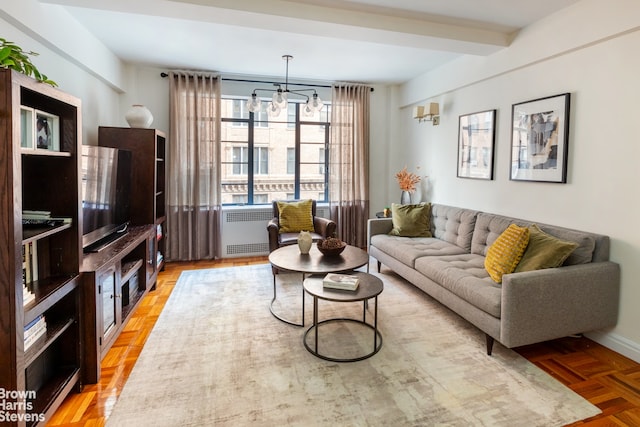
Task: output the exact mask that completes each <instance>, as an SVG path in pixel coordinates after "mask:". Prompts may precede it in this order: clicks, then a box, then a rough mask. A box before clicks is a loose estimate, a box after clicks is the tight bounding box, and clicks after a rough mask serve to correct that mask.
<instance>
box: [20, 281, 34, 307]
mask: <svg viewBox="0 0 640 427" xmlns="http://www.w3.org/2000/svg"><path fill="white" fill-rule="evenodd" d="M35 299H36V296H35V295H34V293H33V292H31V291H30V290H29V288H27V285H23V286H22V305H23V306H26V305H27V304H29V303H30V302H31V301H33V300H35Z"/></svg>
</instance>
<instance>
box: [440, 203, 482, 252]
mask: <svg viewBox="0 0 640 427" xmlns="http://www.w3.org/2000/svg"><path fill="white" fill-rule="evenodd" d="M477 214H478V212H477V211H474V210H470V209H462V208H456V207H452V206H446V205H438V204H433V205H432V206H431V234H432V235H433V237H437V238H438V239H441V240H444V241H445V242H449V243H452V244H454V245H456V246H459V247H461V248H462V249H464V250H465V252H467V253H468V252H470V251H471V237H472V236H473V229H474V227H475V223H476V215H477Z"/></svg>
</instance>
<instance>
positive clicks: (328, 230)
mask: <svg viewBox="0 0 640 427" xmlns="http://www.w3.org/2000/svg"><path fill="white" fill-rule="evenodd" d="M300 202H304V201H300V200H287V201H286V202H285V201H280V203H300ZM311 217H312V221H313V230H304V231H309V232H310V233H311V237H312V238H313V241H314V242H317V241H318V240H321V239H326V238H327V237H331V236H333V235H334V234H335V232H336V223H335V222H333V221H332V220H330V219H328V218H322V217H318V216H316V201H315V200H311ZM280 225H281V224H280V210H279V209H278V202H277V201H274V202H273V218H272V219H271V220H270V221H269V223H268V224H267V232H268V233H269V252H272V251H274V250H276V249H278V248H279V247H281V246H286V245H291V244H294V243H297V241H298V234H299V233H300V230H295V231H285V232H280V231H281V230H280Z"/></svg>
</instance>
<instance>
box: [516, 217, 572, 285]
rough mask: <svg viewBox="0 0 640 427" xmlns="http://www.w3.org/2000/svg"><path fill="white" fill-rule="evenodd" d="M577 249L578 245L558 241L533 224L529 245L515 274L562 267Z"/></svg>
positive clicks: (530, 227)
mask: <svg viewBox="0 0 640 427" xmlns="http://www.w3.org/2000/svg"><path fill="white" fill-rule="evenodd" d="M577 247H578V244H577V243H575V242H567V241H564V240H560V239H557V238H555V237H553V236H551V235H549V234H547V233H545V232H543V231H542V230H540V228H539V227H538V226H537V225H536V224H531V225H530V226H529V244H528V245H527V249H526V250H525V251H524V254H523V255H522V259H521V260H520V262H519V263H518V266H517V267H516V269H515V272H516V273H518V272H520V271H532V270H541V269H543V268H555V267H560V266H561V265H562V263H563V262H564V260H566V259H567V257H568V256H569V255H571V253H572V252H573V251H574V250H575V249H576V248H577Z"/></svg>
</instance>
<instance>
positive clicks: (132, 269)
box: [80, 224, 158, 384]
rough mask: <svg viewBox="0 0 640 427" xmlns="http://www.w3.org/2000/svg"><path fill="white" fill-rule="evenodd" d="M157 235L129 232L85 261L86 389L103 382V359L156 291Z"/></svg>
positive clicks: (146, 229) (145, 228) (146, 230)
mask: <svg viewBox="0 0 640 427" xmlns="http://www.w3.org/2000/svg"><path fill="white" fill-rule="evenodd" d="M156 231H157V230H156V226H155V225H153V224H150V225H139V226H132V227H129V229H128V232H126V233H120V234H118V236H117V239H116V240H114V241H112V242H110V243H108V244H107V245H106V246H103V247H102V249H101V250H100V251H99V252H90V253H85V254H84V256H83V258H82V267H81V269H80V271H81V272H82V281H83V283H82V289H83V292H84V296H85V297H84V301H85V306H84V308H83V310H84V311H83V313H82V314H83V318H84V322H83V323H84V326H83V336H84V342H85V347H84V355H83V357H84V366H85V370H84V378H83V380H84V381H83V382H84V383H88V384H93V383H96V382H97V381H98V380H99V379H100V362H101V361H102V358H103V357H104V356H105V355H106V353H107V351H108V350H109V348H111V346H112V345H113V343H114V341H115V340H116V338H117V337H118V335H120V332H122V329H123V328H124V326H125V325H126V323H127V321H128V320H129V318H130V317H131V314H132V313H133V311H134V310H135V308H136V307H137V306H138V304H139V303H140V301H141V300H142V297H144V296H145V295H146V294H147V292H149V290H151V289H152V288H154V287H155V283H156V279H157V277H158V268H157V261H156Z"/></svg>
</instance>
